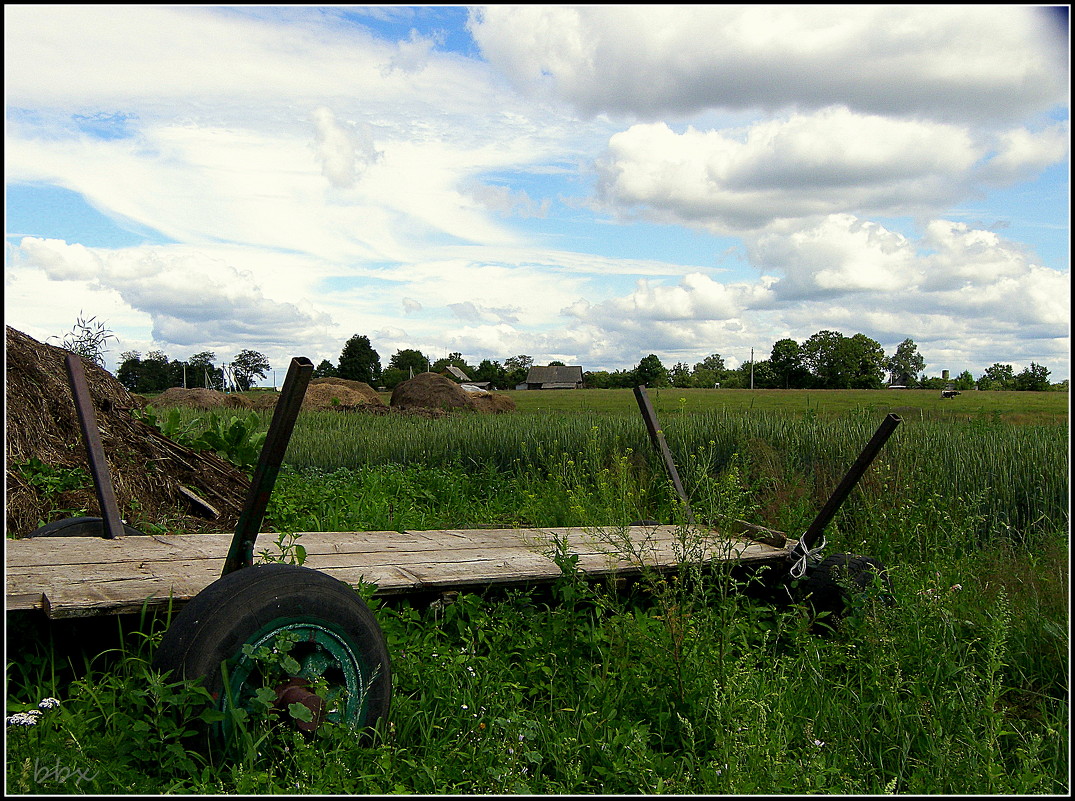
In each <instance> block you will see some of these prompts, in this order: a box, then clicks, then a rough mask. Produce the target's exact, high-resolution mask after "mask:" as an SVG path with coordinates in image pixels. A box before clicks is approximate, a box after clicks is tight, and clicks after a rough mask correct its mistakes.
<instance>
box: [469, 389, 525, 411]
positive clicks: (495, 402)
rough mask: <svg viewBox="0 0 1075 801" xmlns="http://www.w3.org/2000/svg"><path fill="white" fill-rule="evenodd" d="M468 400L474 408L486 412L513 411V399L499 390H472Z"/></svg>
mask: <svg viewBox="0 0 1075 801" xmlns="http://www.w3.org/2000/svg"><path fill="white" fill-rule="evenodd" d="M470 402H471V404H472V405H473V406H474V408H475V409H477V410H478V411H479V412H485V413H486V414H501V413H502V412H514V411H515V401H514V400H512V399H511V398H510V397H508V396H507V395H504V394H503V393H500V392H473V393H471V394H470Z"/></svg>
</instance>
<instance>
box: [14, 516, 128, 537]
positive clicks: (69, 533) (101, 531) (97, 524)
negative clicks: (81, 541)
mask: <svg viewBox="0 0 1075 801" xmlns="http://www.w3.org/2000/svg"><path fill="white" fill-rule="evenodd" d="M104 535H105V521H104V518H101V517H69V518H67V519H66V520H54V521H53V522H51V523H47V524H46V525H44V526H41V528H37V529H34V530H33V531H31V532H30V533H29V534H27V535H26V536H27V537H101V538H102V539H103V538H104ZM123 535H124V536H126V537H144V536H146V533H145V532H144V531H139V530H138V529H136V528H132V527H131V526H128V525H127V524H126V523H124V524H123Z"/></svg>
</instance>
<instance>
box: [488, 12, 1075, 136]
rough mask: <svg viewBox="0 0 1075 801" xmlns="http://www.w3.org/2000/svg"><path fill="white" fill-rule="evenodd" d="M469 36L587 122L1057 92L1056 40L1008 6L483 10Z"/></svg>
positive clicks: (1002, 112)
mask: <svg viewBox="0 0 1075 801" xmlns="http://www.w3.org/2000/svg"><path fill="white" fill-rule="evenodd" d="M471 30H472V32H473V34H474V38H475V40H476V41H477V42H478V44H479V46H480V47H481V48H482V53H483V55H484V56H485V57H486V58H487V59H488V60H489V61H490V62H491V63H492V64H493V65H495V66H496V67H497V68H498V69H500V70H502V71H503V72H504V73H505V74H506V75H508V77H509V78H510V79H511V80H513V81H514V82H515V84H516V85H517V86H519V87H520V88H521V89H523V90H527V91H536V92H545V93H547V94H549V95H551V96H556V97H559V98H562V99H564V100H566V101H567V102H570V103H572V104H573V105H575V106H577V107H578V108H579V109H580V110H581V111H583V112H585V113H588V114H600V113H603V112H607V113H610V114H626V115H637V116H639V117H643V118H649V119H654V118H658V117H660V116H662V115H672V116H675V115H687V114H693V113H698V112H700V111H703V110H705V109H713V108H728V109H746V108H753V109H767V110H774V109H779V108H784V107H789V106H794V107H797V108H801V109H810V108H821V107H825V106H829V105H833V104H846V105H848V106H849V107H851V108H854V109H857V110H860V111H865V112H875V113H883V114H899V115H907V116H917V115H928V116H932V117H934V118H937V119H954V120H958V119H963V120H985V119H988V120H996V119H1005V118H1007V119H1012V118H1015V117H1017V116H1019V115H1022V114H1026V113H1028V112H1033V111H1039V110H1042V109H1045V108H1048V107H1049V106H1051V105H1052V104H1056V103H1061V102H1063V101H1064V98H1065V97H1066V95H1067V58H1066V53H1065V52H1064V50H1063V45H1062V43H1061V42H1060V41H1059V40H1057V39H1054V38H1051V37H1050V38H1045V37H1043V35H1042V30H1041V23H1040V20H1039V19H1038V18H1037V17H1036V16H1035V14H1034V13H1033V12H1032V11H1031V10H1029V9H1026V8H1019V7H1009V6H975V7H970V6H937V5H931V6H891V5H877V6H870V5H865V6H848V5H842V6H832V5H824V6H811V5H798V6H790V5H781V6H774V5H769V4H759V5H750V6H741V5H695V6H682V5H674V4H667V5H663V6H652V5H636V6H631V7H626V6H584V7H578V6H544V5H542V6H523V7H520V6H487V7H483V8H481V9H479V10H476V11H474V12H472V20H471ZM986 43H988V44H986Z"/></svg>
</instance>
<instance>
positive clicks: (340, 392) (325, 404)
mask: <svg viewBox="0 0 1075 801" xmlns="http://www.w3.org/2000/svg"><path fill="white" fill-rule="evenodd" d="M302 408H304V409H338V410H339V411H354V410H364V411H367V410H368V411H372V410H374V409H377V408H381V409H385V408H386V407H385V403H384V401H383V400H381V396H380V395H378V394H377V391H376V390H375V389H374V388H373V387H371V386H370V385H369V384H367V383H365V382H363V381H351V380H349V379H346V378H332V377H325V378H315V379H314V380H313V381H311V382H310V386H309V387H307V389H306V396H305V397H304V398H303V401H302Z"/></svg>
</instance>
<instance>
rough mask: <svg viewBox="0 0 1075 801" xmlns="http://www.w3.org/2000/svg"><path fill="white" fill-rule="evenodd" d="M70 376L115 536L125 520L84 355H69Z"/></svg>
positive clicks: (110, 534)
mask: <svg viewBox="0 0 1075 801" xmlns="http://www.w3.org/2000/svg"><path fill="white" fill-rule="evenodd" d="M65 361H66V364H67V375H68V377H69V378H70V380H71V394H72V395H74V396H75V413H76V414H77V416H78V424H79V426H80V427H81V429H82V441H83V442H84V443H85V444H86V455H87V457H88V458H89V462H90V473H91V474H92V476H93V488H94V490H95V491H96V492H97V502H98V503H99V504H100V506H101V517H102V519H103V520H104V537H105V539H109V540H111V539H115V538H116V537H117V536H119V535H120V534H122V533H123V521H122V520H121V519H120V516H119V504H118V503H117V502H116V491H115V489H113V487H112V474H111V473H110V472H109V470H108V461H107V460H106V459H105V452H104V448H103V447H102V446H101V432H100V430H99V429H98V428H97V419H96V417H95V415H94V413H93V398H92V397H90V389H89V385H88V384H87V383H86V371H85V370H84V369H83V367H82V357H81V356H76V355H75V354H73V353H69V354H68V355H67V358H66V360H65Z"/></svg>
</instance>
